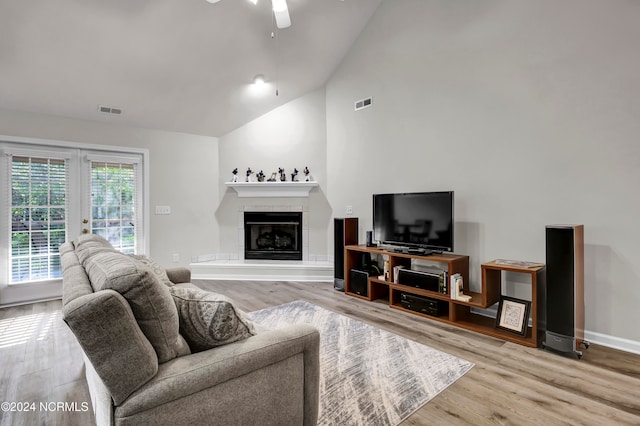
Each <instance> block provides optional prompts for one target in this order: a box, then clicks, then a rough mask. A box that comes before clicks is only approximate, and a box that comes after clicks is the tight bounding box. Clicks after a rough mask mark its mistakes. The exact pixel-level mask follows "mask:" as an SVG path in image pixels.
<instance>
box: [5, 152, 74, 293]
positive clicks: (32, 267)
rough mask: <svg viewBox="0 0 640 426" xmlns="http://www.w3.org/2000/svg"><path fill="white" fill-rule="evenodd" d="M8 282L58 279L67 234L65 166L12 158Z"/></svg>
mask: <svg viewBox="0 0 640 426" xmlns="http://www.w3.org/2000/svg"><path fill="white" fill-rule="evenodd" d="M10 179H11V252H10V282H12V283H20V282H25V281H35V280H44V279H50V278H59V277H61V276H62V273H61V269H60V253H59V251H58V247H59V246H60V244H62V243H63V242H64V241H65V240H66V232H67V163H66V161H65V160H63V159H54V158H38V157H29V156H12V157H11V178H10Z"/></svg>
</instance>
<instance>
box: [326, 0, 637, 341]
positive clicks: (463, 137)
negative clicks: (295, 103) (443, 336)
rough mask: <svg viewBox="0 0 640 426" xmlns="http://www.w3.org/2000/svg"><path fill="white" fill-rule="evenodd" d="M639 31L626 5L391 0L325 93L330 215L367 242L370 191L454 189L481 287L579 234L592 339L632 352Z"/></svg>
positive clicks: (462, 237) (463, 244) (582, 0)
mask: <svg viewBox="0 0 640 426" xmlns="http://www.w3.org/2000/svg"><path fill="white" fill-rule="evenodd" d="M638 22H640V8H639V7H638V4H637V2H629V1H625V0H610V1H606V2H604V1H601V0H565V1H562V2H557V1H554V0H538V1H529V0H514V1H501V0H484V1H477V0H457V1H450V0H385V1H384V2H383V3H382V4H381V6H380V7H379V9H378V11H377V12H376V14H375V15H374V17H373V18H372V20H371V21H370V22H369V24H368V26H367V27H366V28H365V30H364V32H363V33H362V34H361V36H360V38H359V39H358V41H357V42H356V43H355V45H354V46H353V47H352V49H351V51H350V53H349V54H348V55H347V57H346V59H345V60H344V62H343V63H342V64H341V66H340V67H339V69H338V70H337V71H336V72H335V74H334V75H333V77H332V78H331V80H330V81H329V83H328V84H327V87H326V103H327V165H328V167H327V185H326V193H327V197H328V199H329V202H330V204H331V207H332V209H333V211H336V212H342V211H344V208H345V206H346V205H352V206H353V207H354V215H355V216H358V217H359V218H360V228H361V229H360V235H361V236H363V235H364V231H365V230H367V229H371V227H372V224H371V220H372V217H371V195H372V194H373V193H376V192H398V191H407V192H410V191H432V190H454V191H455V197H456V204H455V208H456V223H455V227H456V229H455V231H456V236H455V246H456V247H455V251H456V252H457V253H461V254H468V255H469V256H470V257H471V281H472V283H471V284H472V287H476V288H479V285H480V282H479V281H480V266H479V265H480V263H482V262H485V261H488V260H491V259H495V258H507V259H520V260H531V261H542V262H544V261H545V247H544V244H545V242H544V234H545V233H544V228H545V225H548V224H555V223H581V224H584V225H585V243H586V247H585V252H586V254H585V263H586V271H585V272H586V279H585V286H586V328H587V330H588V331H589V332H590V333H591V335H592V336H598V335H600V334H602V335H608V336H613V337H617V338H620V339H630V340H632V341H635V342H636V344H638V345H639V346H637V347H638V348H640V343H637V342H640V328H638V327H636V324H635V323H636V321H635V319H636V318H637V314H636V312H637V309H638V306H640V285H638V281H639V280H640V262H639V261H638V260H639V259H640V244H639V242H640V226H638V223H637V222H638V212H639V211H640V197H638V196H637V195H636V193H637V189H636V187H637V185H638V182H640V143H638V140H639V136H640V120H639V119H638V117H640V101H639V100H640V85H639V84H638V76H639V75H640V53H639V52H640V50H638V40H640V25H638ZM367 96H373V101H374V104H373V106H372V107H371V108H368V109H365V110H362V111H359V112H354V110H353V102H354V101H355V100H358V99H362V98H364V97H367ZM361 239H362V237H361Z"/></svg>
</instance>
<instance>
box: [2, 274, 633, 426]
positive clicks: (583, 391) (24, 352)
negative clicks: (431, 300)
mask: <svg viewBox="0 0 640 426" xmlns="http://www.w3.org/2000/svg"><path fill="white" fill-rule="evenodd" d="M194 284H196V285H198V286H200V287H201V288H206V289H207V290H212V291H217V292H218V293H221V294H225V295H227V296H228V297H231V298H232V299H234V300H235V301H236V302H237V303H238V305H239V306H240V307H241V308H242V309H243V310H245V311H254V310H257V309H262V308H266V307H269V306H275V305H279V304H282V303H287V302H291V301H294V300H306V301H309V302H311V303H315V304H316V305H319V306H322V307H324V308H326V309H329V310H332V311H334V312H338V313H341V314H343V315H347V316H350V317H353V318H356V319H359V320H361V321H364V322H366V323H369V324H372V325H374V326H376V327H380V328H382V329H385V330H388V331H391V332H393V333H397V334H399V335H402V336H404V337H407V338H409V339H413V340H416V341H418V342H421V343H424V344H426V345H428V346H431V347H433V348H436V349H439V350H442V351H444V352H447V353H450V354H453V355H456V356H459V357H461V358H464V359H466V360H469V361H471V362H474V363H475V364H476V366H475V367H474V368H473V369H472V370H471V371H470V372H469V373H467V374H466V375H465V376H464V377H462V378H461V379H460V380H458V381H457V382H455V383H454V384H453V385H452V386H450V387H449V388H448V389H446V390H445V391H444V392H442V393H441V394H440V395H438V396H437V397H436V398H434V399H433V400H432V401H430V402H429V403H427V404H426V405H424V406H423V407H422V408H420V409H419V410H418V411H416V412H415V413H414V414H413V415H412V416H411V417H409V418H408V419H407V420H405V421H404V422H403V425H404V426H408V425H497V424H498V425H603V424H605V425H640V355H635V354H630V353H626V352H621V351H617V350H614V349H609V348H606V347H603V346H598V345H595V344H592V345H591V347H590V348H589V349H588V350H586V351H584V356H583V358H582V360H576V359H573V358H568V357H564V356H560V355H557V354H554V353H550V352H547V351H543V350H541V349H532V348H526V347H524V346H520V345H517V344H513V343H506V342H503V341H501V340H498V339H494V338H491V337H487V336H484V335H481V334H477V333H474V332H470V331H465V330H461V329H458V328H456V327H453V326H450V325H447V324H442V323H439V322H436V321H430V320H428V319H424V318H421V317H418V316H415V315H411V314H407V313H404V312H400V311H397V310H393V309H390V308H389V307H388V306H387V305H386V304H384V303H381V302H365V301H362V300H359V299H356V298H353V297H348V296H345V295H344V293H340V292H337V291H335V290H334V289H333V287H332V285H331V284H330V283H307V282H250V281H195V282H194ZM60 306H61V303H60V301H53V302H45V303H38V304H33V305H25V306H19V307H12V308H5V309H0V402H2V401H14V402H36V404H39V403H40V402H45V403H50V402H59V401H60V402H76V403H77V405H78V410H77V411H72V410H68V409H67V410H51V411H43V410H39V409H37V410H36V411H33V412H22V413H17V412H4V411H0V425H3V426H4V425H21V424H24V425H32V424H51V425H53V424H56V425H87V424H91V422H92V421H93V417H92V413H91V409H89V411H82V406H81V404H82V403H83V402H89V401H90V398H89V393H88V389H87V386H86V383H85V381H84V368H83V364H82V357H81V354H80V349H79V346H78V344H77V343H76V341H75V338H74V337H73V335H72V334H71V332H70V331H69V330H68V328H67V327H66V325H65V324H64V323H63V321H62V319H61V314H60ZM37 408H39V407H37Z"/></svg>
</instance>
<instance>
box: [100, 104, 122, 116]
mask: <svg viewBox="0 0 640 426" xmlns="http://www.w3.org/2000/svg"><path fill="white" fill-rule="evenodd" d="M98 111H99V112H103V113H105V114H116V115H120V114H122V108H114V107H108V106H104V105H99V106H98Z"/></svg>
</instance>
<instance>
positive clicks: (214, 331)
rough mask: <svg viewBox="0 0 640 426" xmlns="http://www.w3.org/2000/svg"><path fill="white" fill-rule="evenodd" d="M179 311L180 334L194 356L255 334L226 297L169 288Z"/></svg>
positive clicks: (250, 325)
mask: <svg viewBox="0 0 640 426" xmlns="http://www.w3.org/2000/svg"><path fill="white" fill-rule="evenodd" d="M169 291H170V292H171V295H172V296H173V301H174V302H175V304H176V307H177V308H178V317H179V319H180V334H182V335H183V336H184V338H185V340H186V341H187V343H189V347H190V348H191V350H192V351H193V352H199V351H203V350H206V349H210V348H214V347H216V346H222V345H225V344H227V343H232V342H237V341H239V340H242V339H246V338H248V337H250V336H253V335H255V334H256V332H255V328H254V325H253V323H252V322H251V321H250V320H249V319H248V318H247V316H246V314H245V313H244V312H242V311H241V310H239V309H238V308H236V306H235V305H234V303H233V302H232V301H231V300H230V299H229V298H227V297H225V296H223V295H221V294H216V293H212V292H209V291H204V290H200V289H193V288H180V287H171V288H169Z"/></svg>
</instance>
